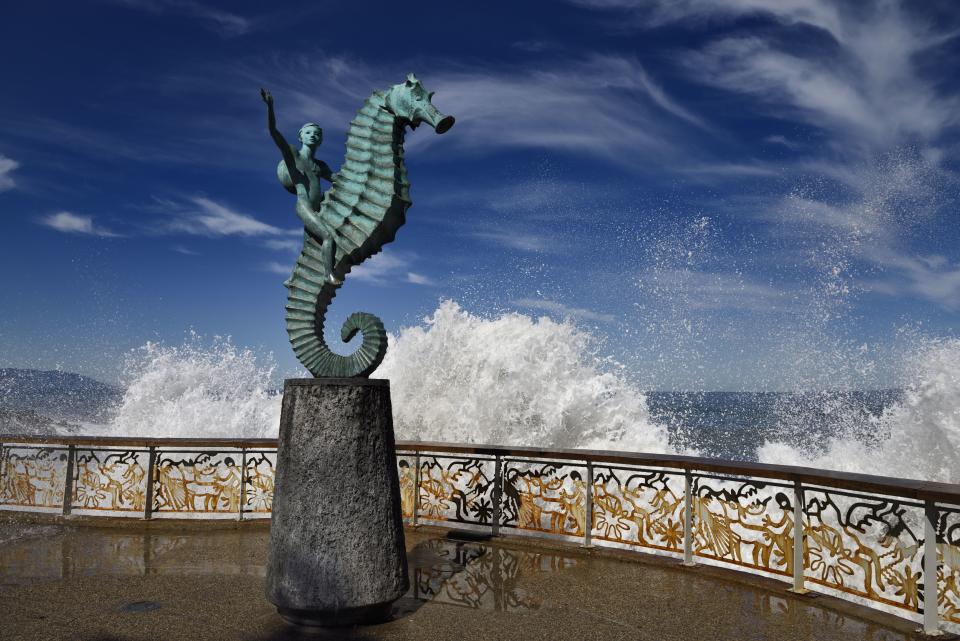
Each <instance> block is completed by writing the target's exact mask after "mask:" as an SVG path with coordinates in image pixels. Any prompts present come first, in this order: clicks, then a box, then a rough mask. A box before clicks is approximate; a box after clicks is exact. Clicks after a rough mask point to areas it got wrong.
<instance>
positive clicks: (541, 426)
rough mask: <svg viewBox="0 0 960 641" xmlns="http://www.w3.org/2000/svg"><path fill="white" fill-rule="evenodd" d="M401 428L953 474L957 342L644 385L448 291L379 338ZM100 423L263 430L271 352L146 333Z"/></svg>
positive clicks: (247, 433)
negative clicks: (850, 368) (800, 380)
mask: <svg viewBox="0 0 960 641" xmlns="http://www.w3.org/2000/svg"><path fill="white" fill-rule="evenodd" d="M390 341H391V345H390V348H389V350H388V352H387V358H386V360H385V361H384V363H383V364H382V365H381V367H380V369H378V370H377V372H376V373H375V375H374V376H375V377H377V378H389V379H390V381H391V390H392V400H393V408H394V423H395V430H396V433H397V438H398V439H407V440H429V441H446V442H468V443H498V444H505V445H510V444H513V445H536V446H542V447H555V448H588V449H612V450H620V451H634V452H660V453H689V454H696V455H701V456H710V457H716V458H724V459H736V460H745V461H763V462H771V463H781V464H790V465H805V466H810V467H818V468H827V469H838V470H847V471H855V472H862V473H867V474H881V475H885V476H898V477H904V478H920V479H928V480H939V481H947V482H960V340H955V339H954V340H930V341H925V342H922V343H920V344H918V348H917V349H916V350H915V351H914V352H913V353H912V354H910V355H909V357H908V358H907V360H906V361H905V362H904V369H903V372H902V377H901V378H902V384H901V385H898V386H897V388H896V389H888V390H867V391H822V392H806V393H799V394H789V393H744V392H740V393H729V392H706V393H683V392H657V391H645V390H642V389H640V388H639V387H637V386H636V385H635V384H634V383H632V382H631V381H630V379H629V377H628V376H627V375H626V374H625V372H624V370H623V369H622V368H620V367H617V366H616V364H615V363H614V362H613V361H611V360H610V359H609V357H607V356H605V355H604V354H603V353H602V351H600V350H599V349H598V345H599V344H600V343H599V341H598V340H597V339H596V337H594V336H593V335H592V334H591V333H590V332H589V331H587V330H584V329H582V328H579V327H578V326H577V325H576V324H574V323H572V322H556V321H553V320H551V319H549V318H546V317H541V318H533V317H530V316H525V315H522V314H505V315H501V316H499V317H491V318H483V317H479V316H476V315H473V314H470V313H468V312H467V311H465V310H463V309H461V308H460V307H459V306H458V305H457V304H456V303H455V302H453V301H445V302H442V303H441V304H440V306H439V307H438V308H437V310H436V311H435V312H434V314H433V315H432V316H431V317H429V318H428V319H426V320H425V322H424V323H423V324H422V325H419V326H416V327H410V328H405V329H403V330H401V331H400V332H399V333H398V334H397V335H395V336H391V337H390ZM127 377H128V385H127V386H126V389H125V392H124V393H123V396H122V400H121V401H120V403H119V404H118V405H117V406H116V407H115V408H113V409H112V418H111V419H110V420H109V421H108V422H105V423H103V424H92V423H91V424H86V425H84V431H85V432H89V433H98V434H105V435H124V436H158V437H202V436H206V437H251V438H254V437H275V436H276V434H277V427H278V425H279V417H280V400H281V399H280V394H279V392H278V390H277V388H276V382H275V381H276V365H275V363H274V361H273V359H272V358H271V357H270V356H268V355H262V354H257V353H255V352H253V351H251V350H248V349H243V348H240V347H238V346H236V345H234V344H232V343H231V342H230V341H229V340H219V339H218V340H215V341H213V342H207V341H204V340H202V339H201V338H199V337H192V338H190V339H189V340H187V341H186V342H184V343H183V344H182V345H175V346H165V345H159V344H155V343H148V344H147V345H145V346H144V347H143V348H141V349H140V350H138V351H137V352H136V353H135V354H132V355H131V358H130V360H129V362H128V364H127Z"/></svg>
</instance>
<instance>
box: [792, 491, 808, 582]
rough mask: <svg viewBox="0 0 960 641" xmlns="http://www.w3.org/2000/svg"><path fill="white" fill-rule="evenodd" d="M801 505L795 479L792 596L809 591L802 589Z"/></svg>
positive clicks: (799, 492)
mask: <svg viewBox="0 0 960 641" xmlns="http://www.w3.org/2000/svg"><path fill="white" fill-rule="evenodd" d="M803 503H804V498H803V484H802V483H801V482H800V480H799V479H797V480H796V481H794V482H793V587H792V588H790V592H793V593H794V594H806V593H808V592H809V591H810V590H808V589H807V588H805V587H804V579H805V578H806V570H807V568H806V566H805V563H804V558H803V546H804V543H805V542H806V529H805V528H804V527H803Z"/></svg>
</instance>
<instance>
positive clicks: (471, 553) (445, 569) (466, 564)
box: [394, 538, 577, 616]
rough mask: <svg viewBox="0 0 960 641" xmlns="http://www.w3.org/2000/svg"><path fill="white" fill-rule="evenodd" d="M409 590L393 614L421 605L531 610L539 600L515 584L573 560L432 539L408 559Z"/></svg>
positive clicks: (565, 566)
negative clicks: (426, 603)
mask: <svg viewBox="0 0 960 641" xmlns="http://www.w3.org/2000/svg"><path fill="white" fill-rule="evenodd" d="M407 560H408V562H409V565H410V590H409V591H408V592H407V594H406V595H404V597H403V598H402V599H400V601H398V602H397V604H396V606H395V608H394V610H395V615H396V616H402V615H404V614H406V613H408V612H410V611H412V610H414V609H416V608H417V607H419V606H420V605H422V604H423V603H425V602H431V603H442V604H446V605H455V606H460V607H465V608H477V609H483V610H496V611H518V610H535V609H537V608H539V607H540V605H541V599H540V598H539V597H537V596H536V595H533V594H528V593H527V592H526V591H525V590H523V588H521V587H519V586H518V585H517V584H518V583H519V582H520V580H521V579H522V578H523V577H525V576H529V575H531V574H539V573H542V572H555V571H559V570H563V569H565V568H568V567H573V566H574V565H576V563H577V559H575V558H571V557H565V556H561V555H556V554H548V553H543V552H536V551H529V550H514V549H507V548H502V547H499V546H495V545H490V544H487V543H479V542H475V541H462V540H457V539H453V538H450V539H431V540H428V541H425V542H423V543H421V544H419V545H417V546H416V547H415V548H414V549H413V550H411V551H410V553H409V554H408V555H407Z"/></svg>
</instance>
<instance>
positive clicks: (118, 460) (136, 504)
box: [71, 450, 148, 512]
mask: <svg viewBox="0 0 960 641" xmlns="http://www.w3.org/2000/svg"><path fill="white" fill-rule="evenodd" d="M75 456H76V458H75V461H74V481H73V496H72V497H71V503H72V505H73V506H74V507H75V508H77V509H84V510H112V511H126V512H143V508H144V506H145V504H146V500H147V485H146V475H147V473H146V470H145V469H144V464H143V463H142V462H141V460H140V457H141V456H142V457H143V458H144V459H146V457H147V456H148V454H147V453H146V452H111V451H109V450H103V451H94V450H77V452H76V454H75Z"/></svg>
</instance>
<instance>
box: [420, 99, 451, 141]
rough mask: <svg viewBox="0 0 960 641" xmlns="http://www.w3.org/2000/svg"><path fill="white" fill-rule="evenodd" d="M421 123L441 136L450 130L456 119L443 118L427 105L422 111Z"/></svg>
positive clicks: (436, 110) (435, 109)
mask: <svg viewBox="0 0 960 641" xmlns="http://www.w3.org/2000/svg"><path fill="white" fill-rule="evenodd" d="M423 121H424V122H425V123H427V124H428V125H430V126H431V127H433V128H434V129H435V130H436V132H437V133H438V134H443V133H446V132H448V131H449V130H450V127H452V126H453V123H454V122H456V119H455V118H454V117H453V116H444V115H443V114H442V113H440V111H439V110H438V109H437V108H436V107H434V106H433V105H427V108H426V109H425V110H424V114H423Z"/></svg>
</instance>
